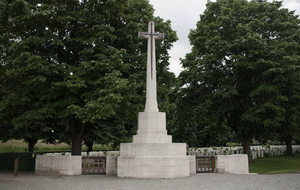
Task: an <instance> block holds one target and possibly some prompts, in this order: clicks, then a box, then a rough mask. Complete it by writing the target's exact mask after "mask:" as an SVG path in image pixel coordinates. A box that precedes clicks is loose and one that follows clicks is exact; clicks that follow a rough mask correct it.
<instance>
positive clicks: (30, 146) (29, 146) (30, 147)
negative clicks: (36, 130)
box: [25, 138, 38, 152]
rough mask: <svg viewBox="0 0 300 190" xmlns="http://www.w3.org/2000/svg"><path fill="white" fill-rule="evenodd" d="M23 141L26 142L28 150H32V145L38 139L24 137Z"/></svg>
mask: <svg viewBox="0 0 300 190" xmlns="http://www.w3.org/2000/svg"><path fill="white" fill-rule="evenodd" d="M25 141H26V142H27V143H28V152H33V150H34V145H35V144H36V143H37V142H38V140H37V139H34V138H25Z"/></svg>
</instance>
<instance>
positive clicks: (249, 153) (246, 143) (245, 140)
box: [242, 136, 253, 163]
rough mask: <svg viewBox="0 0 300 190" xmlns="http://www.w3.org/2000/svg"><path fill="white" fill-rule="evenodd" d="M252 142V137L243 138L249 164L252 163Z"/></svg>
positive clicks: (244, 151)
mask: <svg viewBox="0 0 300 190" xmlns="http://www.w3.org/2000/svg"><path fill="white" fill-rule="evenodd" d="M250 140H251V137H244V136H242V144H243V154H248V162H249V163H250V162H252V161H253V159H252V155H251V150H250Z"/></svg>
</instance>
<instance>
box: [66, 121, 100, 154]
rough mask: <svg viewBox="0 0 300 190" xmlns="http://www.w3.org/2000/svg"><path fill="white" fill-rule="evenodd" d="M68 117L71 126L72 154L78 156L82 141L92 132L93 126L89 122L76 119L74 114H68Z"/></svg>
mask: <svg viewBox="0 0 300 190" xmlns="http://www.w3.org/2000/svg"><path fill="white" fill-rule="evenodd" d="M68 119H69V122H70V127H71V137H72V156H80V155H81V149H82V142H83V140H84V139H85V138H86V137H87V136H89V135H90V134H91V133H92V131H93V130H94V127H95V126H94V125H92V124H91V123H87V124H86V123H82V122H81V121H80V120H79V119H76V118H75V116H74V115H69V116H68Z"/></svg>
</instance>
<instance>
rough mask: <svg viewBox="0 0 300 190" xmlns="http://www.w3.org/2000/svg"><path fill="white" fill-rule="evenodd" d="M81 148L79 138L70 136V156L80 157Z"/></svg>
mask: <svg viewBox="0 0 300 190" xmlns="http://www.w3.org/2000/svg"><path fill="white" fill-rule="evenodd" d="M81 148H82V140H81V137H79V136H75V135H72V156H80V155H81Z"/></svg>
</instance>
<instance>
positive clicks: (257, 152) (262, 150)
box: [187, 145, 300, 159]
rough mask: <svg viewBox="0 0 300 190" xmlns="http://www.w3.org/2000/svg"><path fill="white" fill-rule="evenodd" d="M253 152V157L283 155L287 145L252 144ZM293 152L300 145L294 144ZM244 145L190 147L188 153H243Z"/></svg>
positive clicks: (198, 154) (298, 149) (204, 154)
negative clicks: (266, 145) (264, 145)
mask: <svg viewBox="0 0 300 190" xmlns="http://www.w3.org/2000/svg"><path fill="white" fill-rule="evenodd" d="M250 149H251V154H252V158H253V159H257V158H262V157H265V156H266V153H267V154H268V156H276V155H283V153H284V152H285V151H286V147H285V146H270V147H262V146H251V147H250ZM292 150H293V153H296V152H300V145H293V149H292ZM242 153H243V148H242V147H223V148H214V149H213V148H197V149H188V150H187V154H188V155H195V156H215V155H232V154H242Z"/></svg>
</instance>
